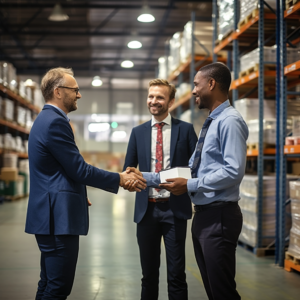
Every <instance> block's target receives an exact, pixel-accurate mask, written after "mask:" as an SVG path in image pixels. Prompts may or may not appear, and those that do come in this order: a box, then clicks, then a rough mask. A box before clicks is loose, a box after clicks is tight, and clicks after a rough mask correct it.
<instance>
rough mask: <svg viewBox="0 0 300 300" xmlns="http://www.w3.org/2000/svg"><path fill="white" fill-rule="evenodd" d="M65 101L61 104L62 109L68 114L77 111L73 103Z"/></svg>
mask: <svg viewBox="0 0 300 300" xmlns="http://www.w3.org/2000/svg"><path fill="white" fill-rule="evenodd" d="M66 100H69V99H66ZM66 100H64V101H63V104H64V107H65V108H66V109H67V110H68V112H69V113H70V112H71V111H74V110H76V109H77V107H76V104H75V102H68V101H66Z"/></svg>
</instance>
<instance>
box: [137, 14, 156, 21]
mask: <svg viewBox="0 0 300 300" xmlns="http://www.w3.org/2000/svg"><path fill="white" fill-rule="evenodd" d="M137 19H138V21H139V22H143V23H150V22H153V21H155V18H154V17H153V16H152V15H151V14H141V15H140V16H138V18H137Z"/></svg>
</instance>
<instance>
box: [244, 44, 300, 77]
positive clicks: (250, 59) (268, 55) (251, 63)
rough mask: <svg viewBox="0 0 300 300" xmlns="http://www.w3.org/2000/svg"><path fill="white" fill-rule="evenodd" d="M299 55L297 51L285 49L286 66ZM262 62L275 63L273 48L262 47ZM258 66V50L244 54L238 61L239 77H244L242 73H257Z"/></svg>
mask: <svg viewBox="0 0 300 300" xmlns="http://www.w3.org/2000/svg"><path fill="white" fill-rule="evenodd" d="M298 57H299V54H298V49H293V48H292V49H287V64H291V63H293V62H294V61H296V60H298ZM264 61H265V62H270V63H272V62H273V63H274V70H275V66H276V65H275V63H276V48H275V47H266V46H265V47H264ZM258 64H259V48H256V49H254V50H252V51H251V52H249V53H247V54H244V55H243V56H241V59H240V77H241V75H242V76H244V72H245V71H247V70H249V71H251V72H252V71H257V70H258ZM246 75H248V74H246Z"/></svg>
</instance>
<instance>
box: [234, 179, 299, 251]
mask: <svg viewBox="0 0 300 300" xmlns="http://www.w3.org/2000/svg"><path fill="white" fill-rule="evenodd" d="M296 178H298V177H294V176H292V177H290V176H289V177H288V182H289V180H295V179H296ZM275 186H276V177H275V176H264V177H263V199H262V232H261V235H262V237H263V238H262V246H268V245H269V244H271V243H272V242H273V241H274V239H275V234H276V190H275V188H274V187H275ZM288 194H289V189H288V185H287V197H288ZM240 198H241V199H240V201H239V205H240V208H241V210H242V213H243V227H242V232H241V234H240V237H239V241H241V242H243V243H245V244H247V245H249V246H251V247H255V246H256V245H257V238H258V177H257V176H254V175H245V176H244V178H243V180H242V182H241V185H240ZM290 227H291V220H290V217H289V207H287V214H286V235H288V232H289V230H290Z"/></svg>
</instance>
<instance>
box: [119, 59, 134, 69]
mask: <svg viewBox="0 0 300 300" xmlns="http://www.w3.org/2000/svg"><path fill="white" fill-rule="evenodd" d="M133 66H134V64H133V62H132V61H131V60H124V61H123V62H122V63H121V67H122V68H132V67H133Z"/></svg>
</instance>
